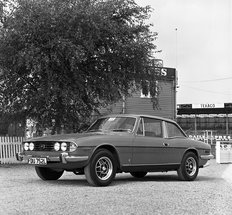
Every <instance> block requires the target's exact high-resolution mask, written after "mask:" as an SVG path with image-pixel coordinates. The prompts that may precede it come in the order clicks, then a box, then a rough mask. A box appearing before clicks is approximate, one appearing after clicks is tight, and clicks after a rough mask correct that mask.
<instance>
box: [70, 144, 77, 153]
mask: <svg viewBox="0 0 232 215" xmlns="http://www.w3.org/2000/svg"><path fill="white" fill-rule="evenodd" d="M76 149H77V145H76V144H75V143H70V146H69V151H70V152H74V151H75V150H76Z"/></svg>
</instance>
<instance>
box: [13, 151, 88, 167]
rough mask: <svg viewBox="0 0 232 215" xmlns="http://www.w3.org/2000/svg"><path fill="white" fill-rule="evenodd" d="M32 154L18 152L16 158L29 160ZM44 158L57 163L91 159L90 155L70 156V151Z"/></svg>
mask: <svg viewBox="0 0 232 215" xmlns="http://www.w3.org/2000/svg"><path fill="white" fill-rule="evenodd" d="M33 157H34V156H32V155H23V154H22V153H20V152H19V153H17V154H16V159H17V160H18V161H28V159H30V158H33ZM43 158H46V159H47V161H48V162H57V163H63V164H67V163H75V162H83V161H87V160H88V159H89V157H88V156H70V155H69V154H68V153H66V152H63V153H61V154H60V156H57V157H52V156H43Z"/></svg>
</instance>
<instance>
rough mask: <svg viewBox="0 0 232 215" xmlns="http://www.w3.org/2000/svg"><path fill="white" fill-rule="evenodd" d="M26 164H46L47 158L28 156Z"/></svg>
mask: <svg viewBox="0 0 232 215" xmlns="http://www.w3.org/2000/svg"><path fill="white" fill-rule="evenodd" d="M28 164H34V165H47V159H46V158H29V159H28Z"/></svg>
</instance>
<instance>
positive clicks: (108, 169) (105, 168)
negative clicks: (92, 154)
mask: <svg viewBox="0 0 232 215" xmlns="http://www.w3.org/2000/svg"><path fill="white" fill-rule="evenodd" d="M95 172H96V175H97V177H98V178H99V179H101V180H107V179H108V178H109V177H110V176H111V175H112V172H113V164H112V162H111V160H110V159H109V158H108V157H101V158H99V159H98V161H97V162H96V165H95Z"/></svg>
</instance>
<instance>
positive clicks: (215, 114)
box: [177, 103, 232, 136]
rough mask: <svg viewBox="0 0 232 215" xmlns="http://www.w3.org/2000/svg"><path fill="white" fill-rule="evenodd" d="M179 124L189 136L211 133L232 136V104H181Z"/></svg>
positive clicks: (178, 112)
mask: <svg viewBox="0 0 232 215" xmlns="http://www.w3.org/2000/svg"><path fill="white" fill-rule="evenodd" d="M177 122H178V123H179V124H180V125H181V127H182V128H183V129H184V130H185V131H186V133H187V134H189V135H198V134H200V133H202V132H205V131H209V132H210V133H212V134H213V135H214V136H232V103H222V104H213V103H212V104H180V105H178V106H177Z"/></svg>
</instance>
